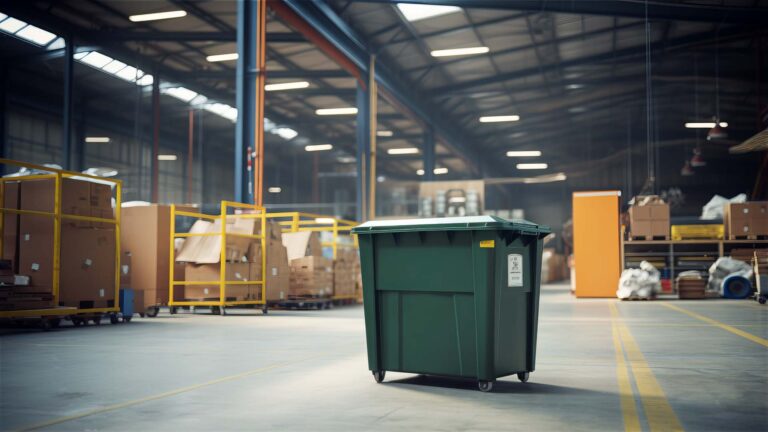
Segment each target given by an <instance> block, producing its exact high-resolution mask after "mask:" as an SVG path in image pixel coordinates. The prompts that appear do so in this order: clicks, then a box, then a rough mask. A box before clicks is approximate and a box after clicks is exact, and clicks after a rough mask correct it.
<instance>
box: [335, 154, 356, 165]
mask: <svg viewBox="0 0 768 432" xmlns="http://www.w3.org/2000/svg"><path fill="white" fill-rule="evenodd" d="M336 160H337V161H339V163H355V162H357V159H355V157H354V156H339V157H338V158H336Z"/></svg>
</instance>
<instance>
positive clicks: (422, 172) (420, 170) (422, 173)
mask: <svg viewBox="0 0 768 432" xmlns="http://www.w3.org/2000/svg"><path fill="white" fill-rule="evenodd" d="M416 175H424V170H423V169H418V170H416Z"/></svg>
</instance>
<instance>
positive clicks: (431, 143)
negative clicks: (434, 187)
mask: <svg viewBox="0 0 768 432" xmlns="http://www.w3.org/2000/svg"><path fill="white" fill-rule="evenodd" d="M423 141H424V142H423V145H424V148H423V149H422V150H423V153H424V181H433V180H435V132H434V130H433V129H432V126H430V125H426V126H425V128H424V138H423Z"/></svg>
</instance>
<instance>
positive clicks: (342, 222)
mask: <svg viewBox="0 0 768 432" xmlns="http://www.w3.org/2000/svg"><path fill="white" fill-rule="evenodd" d="M267 219H276V222H277V223H278V224H280V227H281V230H282V231H283V232H297V231H314V232H330V233H332V234H333V237H332V238H333V239H332V240H331V241H325V242H322V243H321V245H322V246H323V247H330V248H331V250H332V251H333V259H336V258H337V256H338V249H339V248H340V247H342V248H355V249H356V248H357V236H355V235H352V234H351V233H350V231H352V228H354V227H355V226H357V222H354V221H350V220H346V219H340V218H335V217H333V216H325V215H319V214H314V213H303V212H278V213H267ZM340 235H346V236H350V237H351V238H352V243H351V244H350V243H343V242H339V236H340Z"/></svg>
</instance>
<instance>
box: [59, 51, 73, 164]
mask: <svg viewBox="0 0 768 432" xmlns="http://www.w3.org/2000/svg"><path fill="white" fill-rule="evenodd" d="M65 43H66V46H65V48H64V91H63V94H64V106H63V107H62V110H61V113H62V116H61V123H62V124H61V151H62V164H61V165H62V166H63V167H64V169H65V170H71V169H72V106H73V104H72V80H73V76H72V74H73V67H74V61H75V58H74V55H75V45H74V39H73V38H72V37H67V38H66V40H65Z"/></svg>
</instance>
